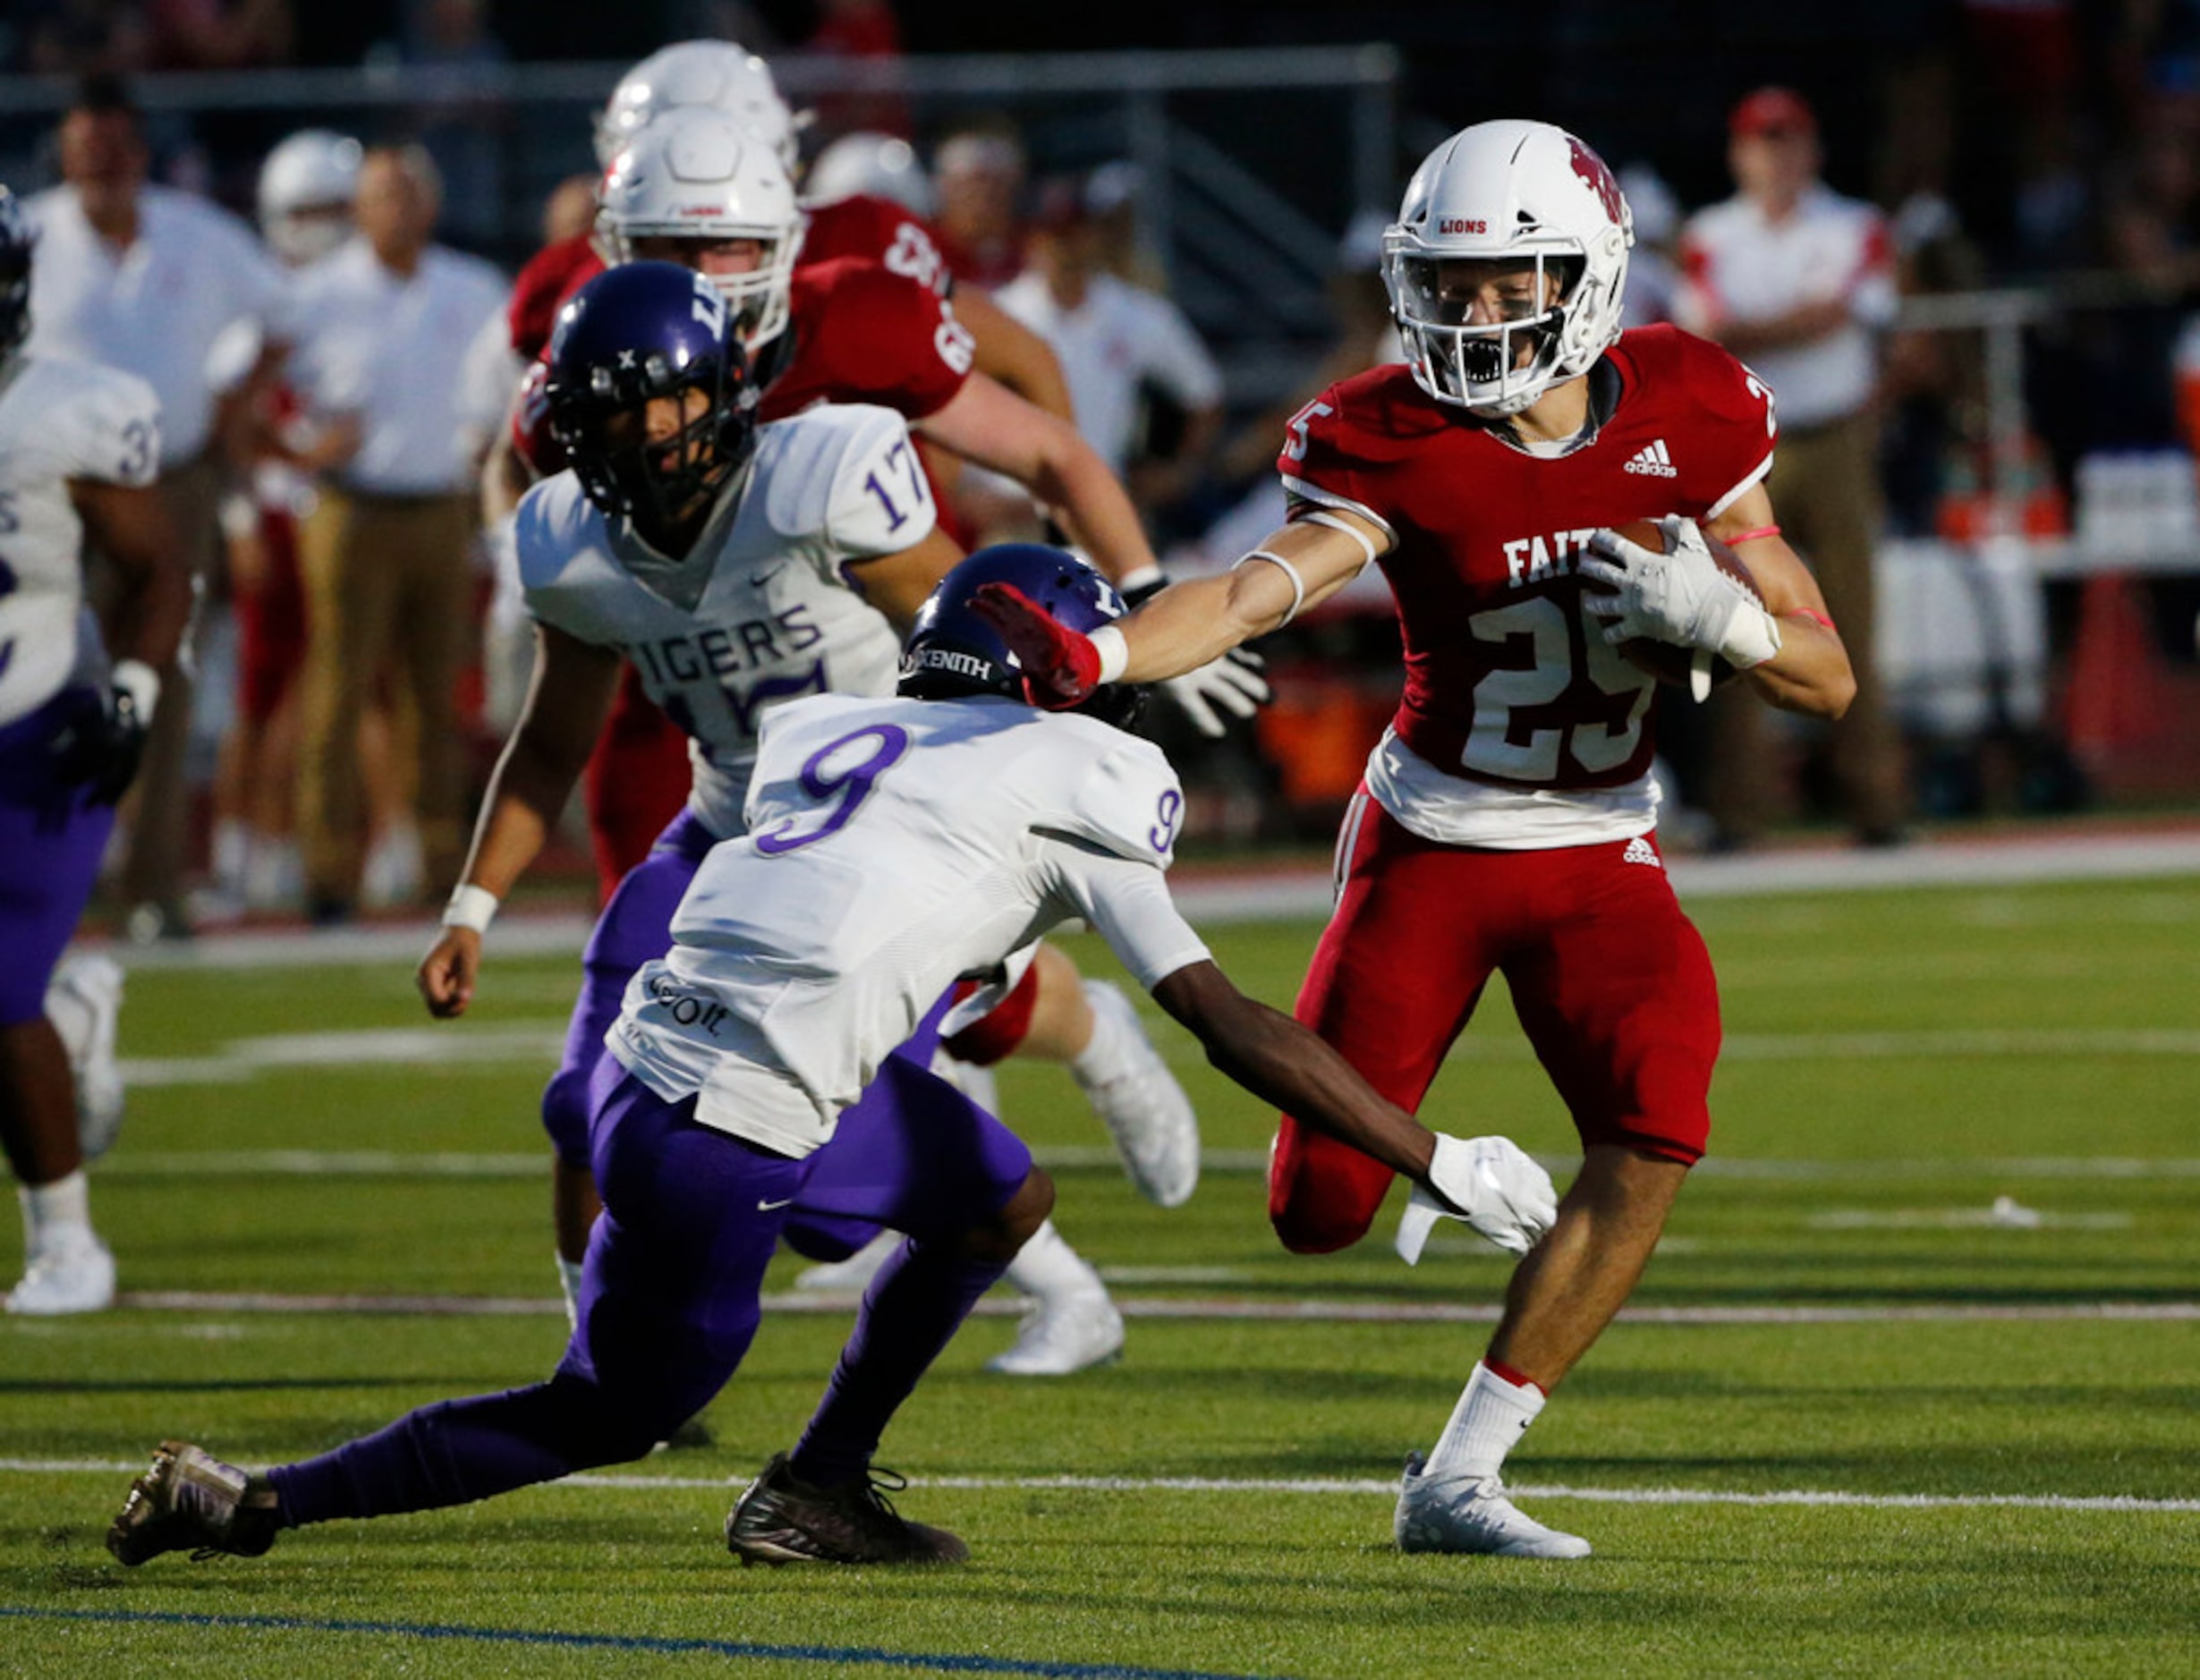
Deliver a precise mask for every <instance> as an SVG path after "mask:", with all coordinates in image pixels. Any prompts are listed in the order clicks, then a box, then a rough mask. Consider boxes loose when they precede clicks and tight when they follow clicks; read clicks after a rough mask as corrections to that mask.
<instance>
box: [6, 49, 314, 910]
mask: <svg viewBox="0 0 2200 1680" xmlns="http://www.w3.org/2000/svg"><path fill="white" fill-rule="evenodd" d="M60 149H61V173H62V184H61V185H60V186H58V187H55V188H53V189H52V190H51V191H46V192H41V193H39V194H38V195H37V196H36V197H35V198H33V199H30V200H29V201H28V202H27V203H26V205H25V206H24V208H25V210H26V212H27V213H28V215H29V217H30V222H31V225H33V226H34V227H35V228H36V229H37V230H38V265H37V267H36V268H35V269H34V271H33V277H32V281H31V292H30V323H31V336H30V350H31V352H32V353H33V354H35V355H40V356H49V357H50V356H68V357H76V358H80V359H81V360H84V361H99V362H104V363H106V365H107V366H109V367H112V368H120V369H123V371H124V372H127V373H134V374H136V375H137V376H138V377H139V378H141V379H143V380H144V381H145V382H146V383H147V384H148V385H149V386H152V387H153V392H154V395H155V396H156V397H157V399H158V401H159V404H160V417H161V431H162V451H161V474H160V480H159V485H160V492H161V499H162V500H163V501H165V502H166V504H167V505H168V507H169V512H170V517H171V519H172V520H173V521H174V525H175V528H176V532H177V535H178V538H179V539H180V540H181V542H182V544H183V557H184V560H185V562H186V563H187V564H188V565H189V567H190V570H191V578H192V581H193V587H194V588H195V589H200V590H203V589H204V587H205V580H206V578H207V575H208V571H209V570H210V568H211V567H212V565H213V564H214V557H215V555H216V554H217V552H218V549H217V544H218V542H219V540H220V532H219V526H218V523H217V515H216V508H217V501H218V497H219V493H220V488H221V483H220V471H219V467H218V465H217V462H216V461H215V460H214V458H213V453H212V447H211V445H213V442H214V440H215V437H216V435H217V421H218V420H219V409H220V406H221V401H222V395H223V394H222V393H221V392H220V391H219V390H217V388H216V386H215V383H214V379H213V377H212V374H211V371H210V365H209V364H210V352H212V350H213V348H214V344H215V340H216V339H217V337H219V336H220V335H221V334H222V333H223V331H224V329H225V328H226V327H230V326H232V325H233V324H234V323H236V322H238V321H240V320H249V321H251V322H253V323H255V324H256V325H258V326H259V327H260V328H261V330H262V332H263V334H264V335H268V336H275V335H276V332H275V330H274V329H275V328H276V325H277V321H276V317H277V314H278V312H279V306H280V299H281V294H282V290H283V282H282V276H280V274H279V273H278V272H277V271H276V267H275V266H274V265H273V264H272V263H271V262H270V261H269V260H268V258H267V256H266V254H265V253H264V252H263V251H262V250H261V249H260V246H259V241H258V240H256V239H254V238H253V237H252V233H251V229H250V228H248V227H247V226H246V225H244V224H243V223H242V222H241V221H239V220H238V219H237V218H236V217H235V216H232V215H230V214H229V213H228V212H227V211H226V210H224V209H221V208H217V207H216V206H214V205H212V204H208V203H207V202H206V201H205V200H204V199H197V198H193V197H192V196H191V195H190V194H189V193H183V192H176V191H171V190H170V189H168V188H166V187H159V186H152V185H149V184H148V183H147V182H146V179H145V175H146V168H147V165H148V163H149V159H150V153H149V150H148V148H147V146H146V143H145V135H144V131H143V127H142V124H141V123H140V117H139V114H138V111H137V109H136V107H135V106H132V104H131V103H130V99H129V97H128V95H127V94H126V93H125V92H124V90H123V87H122V85H121V84H120V83H119V82H117V81H115V80H113V79H112V78H108V77H89V78H87V79H86V80H85V81H84V84H83V86H82V89H81V91H80V92H79V94H78V96H77V99H76V102H75V104H74V105H72V106H71V107H70V109H69V112H68V114H67V115H65V116H64V118H63V119H62V123H61V132H60ZM185 645H186V649H188V648H189V645H190V641H189V639H188V638H187V639H186V644H185ZM190 732H191V673H190V661H189V659H188V658H185V660H184V661H183V663H181V664H180V665H179V666H178V667H177V669H176V671H175V673H174V676H173V677H172V678H171V679H170V681H169V683H168V687H167V693H166V703H165V704H164V705H163V706H162V707H161V708H160V712H159V715H158V717H157V720H156V722H155V723H154V725H153V731H152V735H151V738H150V740H149V742H147V746H146V755H145V765H144V768H143V770H142V772H141V773H140V777H139V792H138V811H137V817H136V819H135V822H134V824H133V826H132V830H131V842H130V852H129V856H128V858H127V860H126V861H125V862H124V865H123V895H124V896H125V898H126V900H127V901H128V903H129V904H131V906H132V910H131V912H130V916H129V931H130V932H131V933H132V936H133V937H136V938H154V937H157V936H159V935H163V934H171V935H173V934H181V933H183V932H186V931H188V929H187V927H186V925H185V922H184V920H183V912H182V910H181V907H180V898H181V892H180V880H181V876H182V871H183V853H184V840H185V835H184V827H185V818H186V815H187V810H186V807H187V804H188V798H187V793H188V790H187V789H186V787H185V785H184V779H183V748H184V743H185V741H186V739H187V737H188V736H189V734H190Z"/></svg>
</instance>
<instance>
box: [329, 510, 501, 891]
mask: <svg viewBox="0 0 2200 1680" xmlns="http://www.w3.org/2000/svg"><path fill="white" fill-rule="evenodd" d="M472 529H473V505H472V500H471V497H469V496H463V495H454V496H366V495H359V494H354V493H353V492H351V491H347V490H343V489H337V488H324V489H323V490H322V491H321V495H320V504H319V506H318V507H316V508H315V509H314V511H313V513H312V515H311V517H310V518H309V519H308V520H307V521H306V524H305V528H304V530H302V532H301V533H300V538H299V552H298V563H299V570H300V573H302V577H303V579H304V582H305V592H306V619H307V624H308V626H309V629H308V633H307V638H306V658H305V667H304V671H303V673H302V676H301V679H300V696H301V700H300V710H301V717H300V728H301V733H302V745H301V748H300V753H299V767H298V768H299V776H298V827H299V838H300V844H301V845H302V850H303V852H304V854H305V870H306V886H307V890H308V892H309V893H310V895H311V896H312V898H313V899H314V900H315V901H317V902H319V903H320V904H324V905H327V906H331V907H348V906H349V905H351V904H353V902H354V901H355V900H356V899H357V898H358V896H359V873H360V866H361V862H362V861H363V860H364V857H365V853H366V844H367V833H366V826H367V825H366V794H365V790H364V787H363V785H362V783H361V773H360V762H359V720H360V717H361V713H362V712H363V711H365V709H366V708H367V707H368V705H369V702H370V701H371V700H373V699H374V698H375V697H376V695H377V692H378V688H377V684H378V683H379V682H380V681H381V679H382V677H383V675H384V674H385V673H387V674H388V675H389V676H390V677H391V679H392V680H393V683H394V684H395V688H394V691H393V692H396V693H398V694H399V695H400V696H401V697H402V698H403V699H406V700H409V701H410V703H411V708H412V722H413V730H412V740H413V742H414V744H415V746H416V749H417V751H418V755H419V763H418V774H417V776H414V777H412V778H406V779H411V780H412V782H413V785H415V786H417V788H418V789H419V793H418V808H419V818H420V843H421V850H422V852H423V853H425V857H426V863H427V867H428V871H429V878H430V879H431V880H435V881H446V880H450V879H453V878H455V877H456V874H457V870H458V864H459V861H460V857H461V855H462V853H463V846H464V842H465V835H464V828H463V822H464V815H465V813H464V809H463V804H464V797H465V794H464V788H463V762H462V755H463V742H462V740H461V739H460V734H459V728H458V717H457V708H456V702H455V699H454V693H453V690H454V686H455V683H456V681H457V676H458V669H459V664H460V661H461V658H462V657H463V649H464V648H465V645H466V642H467V639H468V637H469V635H470V633H471V621H472V601H471V585H470V578H469V574H468V569H467V560H466V545H467V541H468V539H469V538H470V537H471V534H472Z"/></svg>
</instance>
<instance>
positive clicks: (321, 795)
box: [293, 146, 505, 921]
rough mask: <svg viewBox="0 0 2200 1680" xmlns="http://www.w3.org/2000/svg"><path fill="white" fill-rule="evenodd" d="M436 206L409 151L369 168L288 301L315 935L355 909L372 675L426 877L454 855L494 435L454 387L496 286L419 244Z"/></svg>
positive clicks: (484, 272)
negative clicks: (292, 329) (338, 244)
mask: <svg viewBox="0 0 2200 1680" xmlns="http://www.w3.org/2000/svg"><path fill="white" fill-rule="evenodd" d="M441 192H442V188H441V183H440V182H439V181H438V180H437V175H436V170H435V165H434V164H433V163H432V162H431V161H430V160H429V157H428V154H427V153H426V152H424V151H422V150H421V149H420V148H418V147H416V146H406V147H387V148H377V149H375V150H373V151H370V152H369V153H368V154H367V156H366V157H365V159H364V161H363V162H362V163H361V165H360V174H359V198H358V202H357V213H358V220H359V236H358V237H357V238H355V239H353V241H351V242H349V243H348V244H346V245H344V246H343V247H342V248H341V249H340V250H337V251H336V253H335V254H334V255H332V256H330V257H328V258H326V259H323V260H322V261H320V262H319V263H316V264H315V265H314V266H313V267H310V268H309V269H307V270H306V271H305V272H304V273H303V274H302V275H301V276H299V279H298V282H297V298H296V310H297V319H298V322H299V329H298V335H297V348H296V352H295V354H294V357H293V369H294V373H295V377H296V381H297V386H298V390H299V395H300V396H301V399H302V402H303V403H304V405H305V409H306V414H307V419H308V424H309V427H310V429H311V430H312V432H313V434H314V442H313V443H312V445H310V450H309V454H310V459H311V461H312V462H313V464H314V465H316V466H318V467H319V468H320V469H321V470H322V472H323V478H322V482H321V486H320V503H319V506H318V507H317V508H316V509H315V510H314V513H313V515H312V517H311V518H310V520H309V521H308V522H307V523H306V527H305V530H304V532H303V535H302V541H301V544H300V553H299V566H300V570H301V571H302V573H303V574H304V578H305V589H306V607H307V617H308V622H309V624H310V636H309V638H308V642H307V652H306V665H305V672H304V678H303V687H302V705H303V719H302V734H303V746H302V753H301V762H300V776H299V790H298V792H299V830H300V836H301V839H302V844H303V847H304V852H305V868H306V891H307V902H308V906H309V909H310V912H311V913H312V914H313V915H314V917H315V918H316V920H319V921H340V920H342V919H343V918H344V917H345V916H347V915H349V914H350V913H351V911H352V909H353V904H355V902H356V901H357V898H358V895H359V885H360V869H361V861H362V860H363V857H364V853H365V844H366V832H365V829H366V812H365V800H364V797H363V794H362V791H361V780H360V764H359V717H360V714H361V711H362V710H364V709H365V708H366V706H367V704H368V702H369V699H370V697H371V695H372V692H373V690H374V686H375V684H376V683H377V681H378V679H379V678H380V677H381V675H383V673H384V672H385V671H386V670H387V671H389V672H391V674H392V675H395V677H397V678H398V679H399V681H400V683H401V684H402V688H403V692H405V693H407V694H408V695H409V697H410V699H411V701H412V731H413V735H414V738H415V740H416V741H417V750H418V757H419V766H418V771H419V774H418V783H417V785H418V792H417V793H416V795H415V798H416V801H417V805H418V811H419V818H420V844H421V847H422V850H423V852H424V853H425V872H426V874H427V875H428V877H429V878H437V879H440V878H446V877H448V876H449V875H451V874H453V873H454V872H455V870H457V868H458V862H459V859H460V857H461V856H462V854H463V850H464V846H465V833H464V829H463V821H464V810H463V800H464V789H463V786H462V785H461V783H462V766H461V762H460V752H461V746H462V743H461V741H460V738H459V734H458V726H457V717H456V714H455V711H454V700H453V694H452V690H453V684H454V682H455V680H456V677H457V674H458V668H459V665H460V661H461V659H462V658H463V649H464V648H465V646H466V643H467V640H468V637H469V635H470V633H471V631H470V626H471V622H472V610H471V598H470V595H469V589H470V581H471V580H470V576H469V572H468V564H467V545H468V543H469V541H470V540H471V536H472V532H473V522H474V513H473V499H472V495H471V483H472V475H473V461H472V458H471V451H470V448H469V442H468V440H469V439H470V438H472V437H480V436H481V435H482V433H483V431H484V430H485V429H486V428H489V427H493V426H494V425H495V424H496V423H497V420H499V419H501V418H502V417H501V415H497V416H484V415H481V414H477V413H472V412H469V401H470V398H469V392H468V386H467V383H466V381H465V379H464V377H463V374H464V369H465V365H466V352H467V351H468V349H469V347H470V346H471V344H472V343H473V341H474V339H475V337H476V335H478V334H479V333H480V330H481V326H482V323H483V322H485V321H487V320H488V318H490V317H492V316H494V315H495V314H497V311H498V310H501V309H502V308H503V305H504V297H505V282H504V279H503V277H502V276H499V275H498V274H497V271H496V269H494V268H492V267H490V266H489V265H488V264H487V263H485V262H481V261H480V260H478V259H474V258H471V257H467V256H462V255H461V254H459V253H458V252H456V251H453V250H446V249H445V248H443V247H442V246H439V245H436V244H432V243H430V242H429V234H430V233H431V232H432V231H433V229H434V227H435V225H436V216H437V211H438V209H439V208H440V204H441Z"/></svg>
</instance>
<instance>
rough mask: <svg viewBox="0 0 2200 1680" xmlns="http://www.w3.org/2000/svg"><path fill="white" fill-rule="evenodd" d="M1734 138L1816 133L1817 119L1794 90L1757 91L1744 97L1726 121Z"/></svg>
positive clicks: (1808, 105)
mask: <svg viewBox="0 0 2200 1680" xmlns="http://www.w3.org/2000/svg"><path fill="white" fill-rule="evenodd" d="M1727 131H1728V132H1729V133H1730V134H1732V135H1734V136H1735V138H1736V139H1737V140H1739V139H1743V138H1749V137H1754V136H1758V135H1765V134H1815V133H1817V132H1818V117H1817V115H1816V113H1814V111H1812V109H1811V107H1810V101H1809V100H1807V99H1805V98H1804V97H1803V96H1802V95H1801V94H1799V93H1797V91H1796V90H1795V89H1793V88H1760V89H1757V90H1756V91H1755V92H1754V93H1752V94H1747V95H1745V96H1744V97H1743V98H1742V100H1741V102H1740V103H1739V104H1738V105H1737V106H1735V107H1734V110H1733V112H1732V113H1731V114H1730V115H1729V116H1728V118H1727Z"/></svg>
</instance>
